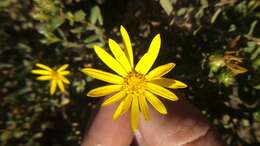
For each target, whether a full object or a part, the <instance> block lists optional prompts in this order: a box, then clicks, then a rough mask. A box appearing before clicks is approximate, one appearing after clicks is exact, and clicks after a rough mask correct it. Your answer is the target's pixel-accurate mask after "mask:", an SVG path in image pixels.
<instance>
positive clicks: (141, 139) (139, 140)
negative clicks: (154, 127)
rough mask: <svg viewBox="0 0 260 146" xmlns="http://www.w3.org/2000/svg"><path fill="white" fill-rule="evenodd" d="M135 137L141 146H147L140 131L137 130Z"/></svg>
mask: <svg viewBox="0 0 260 146" xmlns="http://www.w3.org/2000/svg"><path fill="white" fill-rule="evenodd" d="M134 135H135V139H136V141H137V143H138V145H139V146H146V143H145V141H144V138H143V136H142V134H141V132H140V131H139V130H136V131H135V133H134Z"/></svg>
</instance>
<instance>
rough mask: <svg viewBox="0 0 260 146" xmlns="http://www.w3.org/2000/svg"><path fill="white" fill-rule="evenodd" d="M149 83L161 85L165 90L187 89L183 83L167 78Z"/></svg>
mask: <svg viewBox="0 0 260 146" xmlns="http://www.w3.org/2000/svg"><path fill="white" fill-rule="evenodd" d="M150 82H152V83H155V84H158V85H161V86H163V87H166V88H171V89H179V88H186V87H187V85H186V84H184V83H183V82H181V81H178V80H174V79H169V78H159V79H154V80H151V81H150Z"/></svg>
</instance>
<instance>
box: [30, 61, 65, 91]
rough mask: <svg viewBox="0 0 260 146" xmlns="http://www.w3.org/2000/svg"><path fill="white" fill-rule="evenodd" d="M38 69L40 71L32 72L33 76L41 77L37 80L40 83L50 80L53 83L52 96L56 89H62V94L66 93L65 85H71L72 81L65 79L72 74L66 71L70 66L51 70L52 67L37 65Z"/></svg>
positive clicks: (34, 70)
mask: <svg viewBox="0 0 260 146" xmlns="http://www.w3.org/2000/svg"><path fill="white" fill-rule="evenodd" d="M36 66H37V67H39V68H40V69H33V70H32V71H31V72H32V73H33V74H37V75H40V76H39V77H37V78H36V79H37V80H39V81H46V80H50V81H51V87H50V94H51V95H53V94H54V92H55V91H56V87H57V85H58V87H59V88H60V91H61V92H64V91H65V88H64V84H63V83H65V84H70V81H69V80H68V79H67V78H66V77H65V76H67V75H69V74H70V71H68V70H66V69H67V68H68V66H69V65H68V64H64V65H62V66H61V67H60V68H58V69H57V70H54V69H51V68H50V67H48V66H46V65H44V64H40V63H37V64H36Z"/></svg>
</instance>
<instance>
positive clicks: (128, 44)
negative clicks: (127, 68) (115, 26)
mask: <svg viewBox="0 0 260 146" xmlns="http://www.w3.org/2000/svg"><path fill="white" fill-rule="evenodd" d="M120 32H121V35H122V38H123V41H124V44H125V49H124V52H125V54H126V56H127V58H128V60H129V62H130V65H131V67H132V68H133V67H134V57H133V49H132V45H131V41H130V38H129V35H128V33H127V31H126V29H125V28H124V27H123V26H122V25H121V26H120Z"/></svg>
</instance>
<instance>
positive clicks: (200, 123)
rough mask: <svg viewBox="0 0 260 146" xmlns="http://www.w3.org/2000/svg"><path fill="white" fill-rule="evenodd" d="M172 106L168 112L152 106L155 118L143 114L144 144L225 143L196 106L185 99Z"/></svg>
mask: <svg viewBox="0 0 260 146" xmlns="http://www.w3.org/2000/svg"><path fill="white" fill-rule="evenodd" d="M170 106H171V107H170V108H169V107H168V114H167V115H165V116H163V115H161V114H159V113H158V112H156V111H155V110H153V109H152V108H150V109H151V110H150V114H151V119H150V120H149V121H144V119H143V118H141V120H140V128H139V129H140V135H141V136H142V140H143V143H145V144H143V145H144V146H155V145H158V146H201V145H204V146H222V144H221V142H220V140H219V139H218V136H217V135H216V134H215V132H214V131H213V130H212V128H211V126H210V125H209V123H208V122H207V121H206V120H205V118H204V117H203V115H202V114H201V113H200V112H199V110H197V109H196V108H195V107H194V106H192V105H191V104H190V103H188V102H187V101H185V100H181V101H177V102H174V103H171V105H170ZM137 139H138V138H137ZM139 139H140V136H139Z"/></svg>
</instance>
